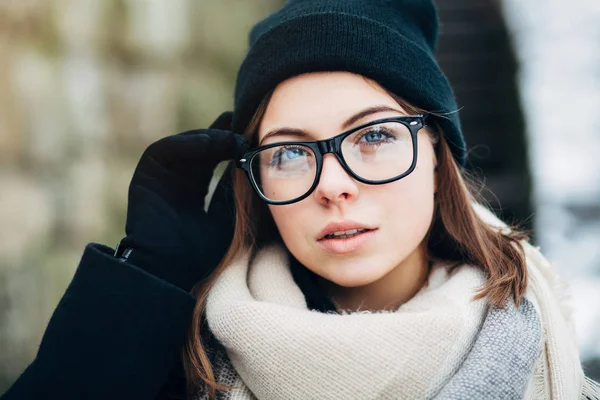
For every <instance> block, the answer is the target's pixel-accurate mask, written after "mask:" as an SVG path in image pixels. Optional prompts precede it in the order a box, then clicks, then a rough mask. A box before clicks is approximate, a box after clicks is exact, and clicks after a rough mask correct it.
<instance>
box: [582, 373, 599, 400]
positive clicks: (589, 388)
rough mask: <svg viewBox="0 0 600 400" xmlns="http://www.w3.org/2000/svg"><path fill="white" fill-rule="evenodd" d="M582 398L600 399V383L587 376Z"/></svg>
mask: <svg viewBox="0 0 600 400" xmlns="http://www.w3.org/2000/svg"><path fill="white" fill-rule="evenodd" d="M581 399H582V400H600V384H599V383H598V382H596V381H594V380H593V379H591V378H588V377H587V376H586V377H585V379H584V380H583V385H582V387H581Z"/></svg>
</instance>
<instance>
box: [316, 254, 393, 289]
mask: <svg viewBox="0 0 600 400" xmlns="http://www.w3.org/2000/svg"><path fill="white" fill-rule="evenodd" d="M373 265H382V264H381V262H379V263H377V262H374V261H368V262H367V261H366V260H364V261H363V262H360V263H355V264H354V265H348V264H346V263H340V262H337V263H336V264H335V265H334V266H331V269H329V270H328V271H330V272H331V273H329V274H319V275H321V276H322V277H323V278H325V279H327V280H328V281H330V282H332V283H334V284H336V285H338V286H342V287H348V288H350V287H360V286H366V285H369V284H371V283H373V282H377V281H378V280H379V279H381V278H382V277H384V276H385V275H386V274H387V273H388V272H390V270H391V269H390V268H387V269H381V270H380V269H374V268H373ZM326 271H327V270H326Z"/></svg>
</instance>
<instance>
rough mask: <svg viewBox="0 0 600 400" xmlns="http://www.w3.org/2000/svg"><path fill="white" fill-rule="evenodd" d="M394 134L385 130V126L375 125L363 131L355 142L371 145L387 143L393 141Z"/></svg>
mask: <svg viewBox="0 0 600 400" xmlns="http://www.w3.org/2000/svg"><path fill="white" fill-rule="evenodd" d="M395 137H396V136H395V135H393V134H391V133H389V132H387V130H386V129H385V128H382V127H377V128H375V129H371V130H369V131H367V132H364V133H363V134H362V135H360V136H359V137H358V140H357V141H356V143H362V144H366V145H373V144H379V143H387V142H390V141H393V139H395Z"/></svg>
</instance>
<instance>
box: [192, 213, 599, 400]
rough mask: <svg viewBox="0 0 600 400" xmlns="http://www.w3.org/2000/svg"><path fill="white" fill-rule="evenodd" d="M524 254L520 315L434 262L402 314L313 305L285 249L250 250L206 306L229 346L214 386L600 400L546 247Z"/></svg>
mask: <svg viewBox="0 0 600 400" xmlns="http://www.w3.org/2000/svg"><path fill="white" fill-rule="evenodd" d="M475 207H476V209H477V211H478V213H480V215H481V216H482V217H484V218H485V219H486V220H488V222H489V223H491V224H495V225H497V226H498V227H499V228H500V229H502V228H503V224H502V223H501V222H500V221H499V220H498V219H497V218H496V217H494V216H493V215H492V214H491V213H489V212H487V211H486V210H485V209H483V208H482V207H479V206H477V205H476V206H475ZM526 252H527V258H528V260H527V261H528V268H529V272H530V283H529V289H528V292H527V293H526V296H525V297H524V298H523V299H522V304H521V306H520V307H519V308H518V309H516V308H515V305H514V302H512V301H508V302H507V304H506V308H504V309H503V308H497V307H493V306H490V305H489V303H488V302H487V300H486V299H481V300H478V301H472V300H471V298H472V296H473V295H474V293H475V292H476V290H477V289H478V288H479V287H481V286H482V285H483V283H484V282H485V276H484V274H483V272H482V271H480V270H479V269H477V268H475V267H472V266H469V265H466V264H465V265H463V266H461V267H460V268H458V269H456V270H455V271H454V272H453V273H452V274H450V273H449V272H448V269H447V266H446V265H436V266H434V268H433V270H432V272H431V275H430V279H429V284H428V285H427V286H426V287H424V288H422V289H421V290H420V291H419V292H418V293H417V294H416V295H415V296H414V297H413V298H412V299H411V300H409V301H408V302H407V303H405V304H403V305H402V306H400V307H399V308H398V309H397V310H396V311H394V312H366V311H358V312H353V313H342V314H336V313H322V312H317V311H311V310H309V309H308V308H307V306H306V301H305V298H304V295H303V293H302V291H301V290H300V288H299V287H298V286H297V285H296V283H295V282H294V279H293V277H292V274H291V272H290V269H289V265H288V258H287V257H288V256H287V253H286V250H285V249H284V248H282V247H279V246H275V245H273V246H270V247H267V248H264V249H261V250H260V251H258V252H257V254H256V255H255V257H252V255H251V254H250V252H249V251H246V252H244V253H243V254H240V255H239V257H238V258H237V260H236V261H235V262H234V263H232V265H230V266H229V267H228V268H227V269H226V270H225V271H224V272H223V273H222V275H221V276H220V277H219V278H218V280H217V282H216V283H215V285H214V287H213V288H212V289H211V291H210V293H209V295H208V298H207V303H206V317H207V320H208V324H209V327H210V331H211V332H212V334H213V335H214V337H215V338H216V339H217V340H218V342H219V343H220V344H221V345H222V349H224V351H221V353H220V354H217V355H216V357H215V358H213V363H214V365H213V366H214V367H215V375H216V377H217V381H218V382H219V383H222V384H228V385H234V386H236V387H237V388H236V389H233V390H232V391H229V392H224V393H225V394H223V395H221V397H220V398H227V399H259V400H274V399H431V398H436V399H459V398H461V399H462V398H486V399H521V398H531V399H549V398H552V399H577V398H580V396H582V394H583V395H587V396H589V398H592V399H596V398H600V389H599V388H598V386H597V385H596V384H594V383H593V382H592V381H589V380H588V379H587V378H585V376H584V375H583V372H582V370H581V367H580V364H579V356H578V353H577V347H576V344H575V343H574V341H573V338H574V335H573V332H572V324H571V321H570V318H569V317H568V314H566V313H567V312H568V310H567V309H566V308H565V307H564V303H565V298H564V295H563V294H562V293H564V288H563V287H561V286H560V280H559V279H558V277H557V276H556V273H555V272H554V270H553V269H552V267H551V266H550V265H549V264H548V262H547V261H546V260H545V259H544V258H543V257H542V256H541V254H540V253H539V251H538V250H537V249H535V248H534V247H532V246H530V245H528V244H526ZM225 353H226V354H225ZM206 396H207V395H206V393H205V392H203V391H202V390H200V391H199V392H198V393H197V396H196V398H197V399H201V398H207V397H206ZM581 398H585V397H581Z"/></svg>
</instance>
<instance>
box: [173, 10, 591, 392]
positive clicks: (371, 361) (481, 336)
mask: <svg viewBox="0 0 600 400" xmlns="http://www.w3.org/2000/svg"><path fill="white" fill-rule="evenodd" d="M436 38H437V17H436V12H435V8H434V6H433V4H432V3H431V2H426V1H423V2H414V1H362V2H340V1H337V2H336V1H289V2H287V3H286V4H285V5H284V7H283V8H282V9H281V10H279V11H278V12H277V13H275V14H273V15H271V16H269V17H268V18H266V19H265V20H264V21H262V22H260V23H259V24H258V25H257V26H255V27H254V29H253V31H252V33H251V38H250V41H251V47H250V50H249V52H248V55H247V56H246V59H245V60H244V63H243V64H242V66H241V69H240V72H239V74H238V80H237V86H236V113H235V114H234V118H233V130H234V131H237V132H242V131H243V132H244V133H245V136H246V138H247V139H248V142H249V143H250V147H251V149H252V150H251V151H249V152H246V153H245V154H243V155H242V157H241V158H240V159H239V160H238V161H237V164H238V167H240V169H238V170H237V171H236V175H235V176H234V185H235V192H236V194H237V197H236V199H237V203H236V215H237V220H236V227H235V232H234V239H233V243H232V245H231V247H230V248H229V250H228V253H227V255H226V256H225V258H224V260H223V261H222V262H221V264H220V265H219V267H218V268H217V269H216V270H215V271H214V273H213V274H212V275H211V276H210V277H209V278H208V279H207V280H206V281H203V282H202V284H201V285H198V286H196V288H195V290H194V292H193V293H194V294H195V295H196V296H197V298H198V303H197V305H196V310H195V313H194V319H193V323H192V325H191V330H190V333H189V335H188V340H187V348H186V355H185V357H184V361H185V365H186V372H187V376H188V382H189V383H190V389H192V390H193V388H194V387H200V388H203V389H205V390H200V392H199V393H198V396H197V397H199V398H203V396H209V397H210V396H214V395H215V393H216V390H217V389H225V390H226V391H225V392H224V393H228V394H227V395H226V398H248V399H251V398H258V399H276V398H407V399H413V398H434V397H435V398H459V397H460V398H486V399H491V398H498V399H499V398H515V399H516V398H550V397H552V398H578V397H580V396H589V397H597V396H598V393H599V391H598V388H597V386H595V384H594V383H593V382H591V381H589V380H587V379H586V378H585V376H584V375H583V372H582V371H581V367H580V362H579V359H578V355H577V347H576V344H575V343H574V342H573V340H572V338H573V335H572V332H571V330H572V324H571V321H570V317H569V315H568V313H567V312H563V310H562V308H561V307H564V306H563V302H562V296H564V295H563V294H562V291H561V289H560V288H558V287H557V286H558V285H559V281H558V279H557V278H556V276H555V275H554V272H553V270H552V269H551V267H549V265H548V263H547V261H546V260H544V259H543V257H542V256H541V255H540V254H539V252H538V251H537V249H535V248H533V247H532V246H531V245H529V244H528V243H527V238H526V236H525V235H524V234H522V233H519V232H518V231H517V230H515V229H510V228H508V227H506V225H504V224H502V223H501V222H500V221H499V220H498V219H497V218H495V217H494V216H493V215H492V214H491V213H490V212H489V211H487V210H486V209H485V208H483V207H482V206H480V205H479V204H477V203H476V202H475V201H474V196H473V195H472V194H470V193H469V191H468V189H467V186H466V185H465V183H464V179H463V177H462V174H463V172H462V170H461V168H460V166H461V165H463V164H464V161H465V156H466V153H465V144H464V139H463V137H462V133H461V131H460V124H459V121H458V115H457V113H456V110H457V107H456V104H455V101H454V96H453V94H452V91H451V89H450V87H449V85H448V82H447V80H446V79H445V77H444V75H443V74H442V72H441V71H440V70H439V67H438V65H437V64H436V63H435V61H434V57H433V51H434V47H435V42H436ZM242 170H243V172H242ZM244 173H245V175H246V176H243V175H244ZM252 191H253V192H252ZM557 297H558V298H557ZM315 310H316V311H320V312H318V313H315V312H313V311H315ZM203 333H204V335H205V336H204V338H205V341H204V343H212V346H207V347H209V350H210V351H209V352H207V351H205V350H206V349H205V345H204V343H203V342H202V341H201V340H199V338H201V337H202V335H203ZM211 336H214V337H213V339H216V340H211ZM215 348H217V349H218V350H217V351H215ZM211 356H212V358H211ZM357 377H360V379H357ZM226 387H228V388H229V389H226ZM232 387H235V388H233V389H231V388H232ZM227 396H229V397H227Z"/></svg>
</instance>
